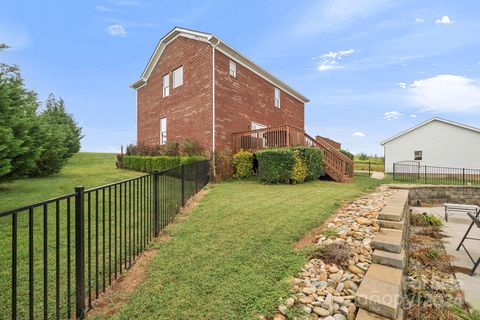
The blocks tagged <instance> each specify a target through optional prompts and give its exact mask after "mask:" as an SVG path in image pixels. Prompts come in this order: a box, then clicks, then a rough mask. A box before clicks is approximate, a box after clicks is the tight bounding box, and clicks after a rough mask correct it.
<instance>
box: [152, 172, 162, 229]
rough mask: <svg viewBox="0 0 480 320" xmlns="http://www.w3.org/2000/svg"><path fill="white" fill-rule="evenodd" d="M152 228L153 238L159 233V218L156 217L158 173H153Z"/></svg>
mask: <svg viewBox="0 0 480 320" xmlns="http://www.w3.org/2000/svg"><path fill="white" fill-rule="evenodd" d="M152 189H153V197H152V198H153V228H154V233H155V237H157V236H158V232H159V229H160V228H159V227H158V223H159V217H158V213H159V212H158V171H154V172H153V188H152Z"/></svg>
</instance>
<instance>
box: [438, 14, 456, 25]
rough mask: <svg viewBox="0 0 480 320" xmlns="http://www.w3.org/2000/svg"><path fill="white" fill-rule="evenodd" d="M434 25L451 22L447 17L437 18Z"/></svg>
mask: <svg viewBox="0 0 480 320" xmlns="http://www.w3.org/2000/svg"><path fill="white" fill-rule="evenodd" d="M435 23H440V24H451V23H453V20H450V18H449V17H448V16H443V17H441V18H438V19H437V20H435Z"/></svg>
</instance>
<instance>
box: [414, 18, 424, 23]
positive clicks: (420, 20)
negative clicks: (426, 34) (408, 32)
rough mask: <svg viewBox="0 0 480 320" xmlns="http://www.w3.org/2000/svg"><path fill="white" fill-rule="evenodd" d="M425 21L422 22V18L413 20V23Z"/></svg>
mask: <svg viewBox="0 0 480 320" xmlns="http://www.w3.org/2000/svg"><path fill="white" fill-rule="evenodd" d="M424 22H425V20H423V19H422V18H415V23H424Z"/></svg>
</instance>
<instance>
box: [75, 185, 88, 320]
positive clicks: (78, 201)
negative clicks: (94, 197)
mask: <svg viewBox="0 0 480 320" xmlns="http://www.w3.org/2000/svg"><path fill="white" fill-rule="evenodd" d="M84 193H85V187H75V310H76V311H75V312H76V317H77V319H80V320H81V319H85V313H86V310H85V242H84V232H85V231H84V229H85V226H84V220H85V208H84Z"/></svg>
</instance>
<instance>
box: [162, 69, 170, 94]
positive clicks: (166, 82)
mask: <svg viewBox="0 0 480 320" xmlns="http://www.w3.org/2000/svg"><path fill="white" fill-rule="evenodd" d="M162 83H163V97H164V98H165V97H168V96H169V95H170V74H168V73H167V74H166V75H164V76H163V82H162Z"/></svg>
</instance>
